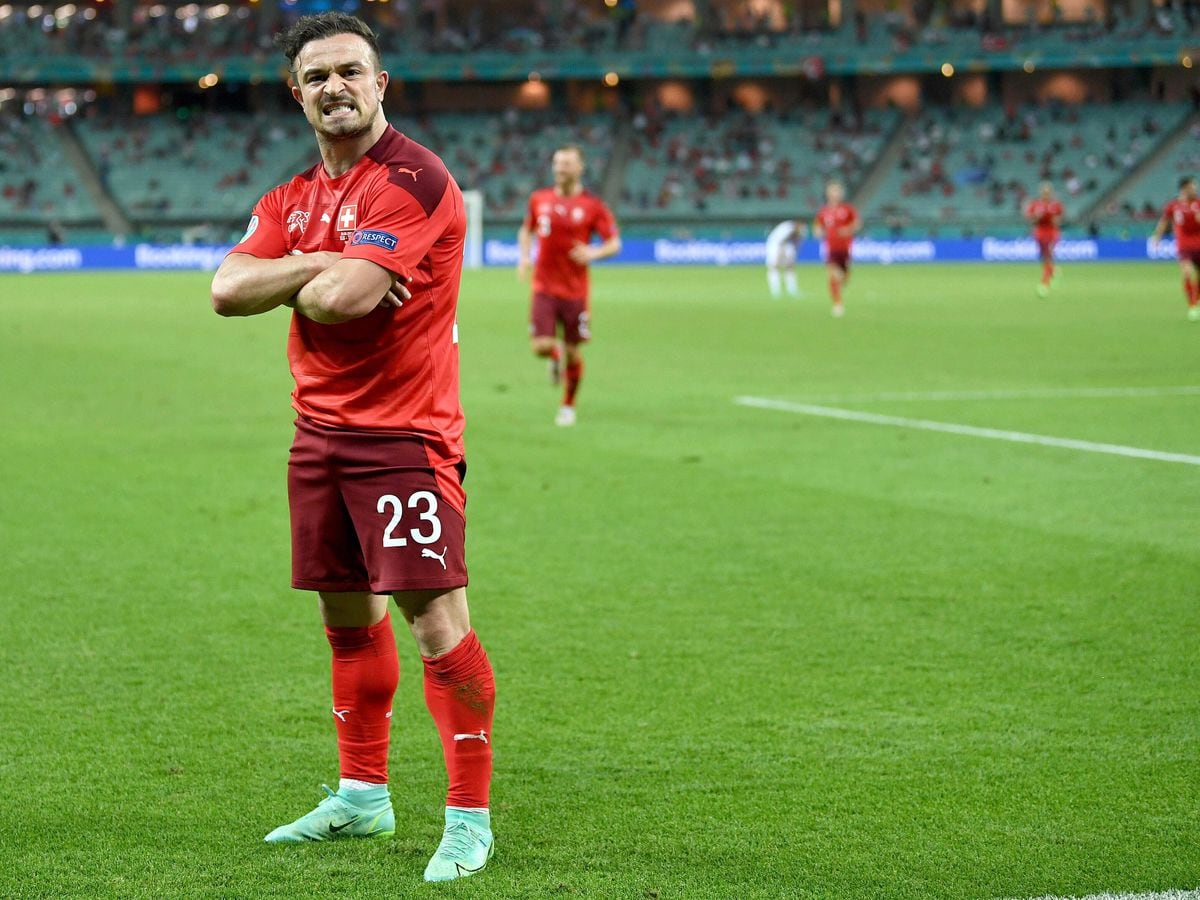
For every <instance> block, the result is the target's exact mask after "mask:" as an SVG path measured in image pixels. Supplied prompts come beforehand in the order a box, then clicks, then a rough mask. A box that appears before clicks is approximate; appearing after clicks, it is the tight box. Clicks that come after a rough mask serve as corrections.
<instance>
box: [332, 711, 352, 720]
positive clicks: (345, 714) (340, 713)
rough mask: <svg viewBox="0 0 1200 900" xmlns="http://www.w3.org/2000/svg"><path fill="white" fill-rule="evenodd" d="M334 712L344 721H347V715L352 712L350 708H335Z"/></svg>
mask: <svg viewBox="0 0 1200 900" xmlns="http://www.w3.org/2000/svg"><path fill="white" fill-rule="evenodd" d="M333 714H334V715H335V716H337V717H338V718H339V719H341V720H342V721H343V722H345V721H346V716H347V715H349V714H350V710H348V709H335V710H334V711H333Z"/></svg>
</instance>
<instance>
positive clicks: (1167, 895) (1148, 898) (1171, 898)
mask: <svg viewBox="0 0 1200 900" xmlns="http://www.w3.org/2000/svg"><path fill="white" fill-rule="evenodd" d="M1031 900H1200V890H1195V891H1155V892H1152V893H1149V894H1089V895H1088V896H1086V897H1052V896H1050V895H1049V894H1047V895H1046V896H1045V897H1033V898H1031Z"/></svg>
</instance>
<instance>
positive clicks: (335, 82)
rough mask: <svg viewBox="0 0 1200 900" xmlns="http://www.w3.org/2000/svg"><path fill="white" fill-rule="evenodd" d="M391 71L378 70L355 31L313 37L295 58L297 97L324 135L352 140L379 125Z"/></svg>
mask: <svg viewBox="0 0 1200 900" xmlns="http://www.w3.org/2000/svg"><path fill="white" fill-rule="evenodd" d="M387 82H388V75H387V72H381V71H378V70H377V69H376V68H375V58H374V54H372V53H371V47H370V45H369V44H367V42H366V41H364V40H363V39H362V38H360V37H359V36H358V35H356V34H335V35H334V36H333V37H329V38H322V39H320V40H316V41H309V42H308V43H307V44H305V45H304V47H303V48H302V49H301V50H300V55H299V56H297V57H296V71H295V74H294V75H293V83H292V96H293V97H295V98H296V100H298V101H299V102H300V104H301V105H302V106H303V107H304V116H305V118H306V119H308V123H309V124H310V125H312V127H313V129H314V130H315V131H316V132H317V134H319V135H323V136H325V137H326V138H331V139H334V140H337V139H345V138H353V137H357V136H358V135H360V134H363V133H365V132H367V131H370V129H371V126H372V125H374V124H375V119H376V118H377V117H378V116H379V114H380V110H381V109H382V105H383V92H384V89H385V88H386V87H387Z"/></svg>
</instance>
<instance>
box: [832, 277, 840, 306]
mask: <svg viewBox="0 0 1200 900" xmlns="http://www.w3.org/2000/svg"><path fill="white" fill-rule="evenodd" d="M829 293H830V296H832V297H833V302H834V303H841V302H842V283H841V282H840V281H838V280H837V279H836V278H834V277H833V276H832V275H830V276H829Z"/></svg>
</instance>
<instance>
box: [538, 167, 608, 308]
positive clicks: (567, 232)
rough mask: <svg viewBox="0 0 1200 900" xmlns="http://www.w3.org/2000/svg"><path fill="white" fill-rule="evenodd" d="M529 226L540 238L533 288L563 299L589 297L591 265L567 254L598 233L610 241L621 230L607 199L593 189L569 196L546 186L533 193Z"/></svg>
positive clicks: (585, 298)
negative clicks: (599, 195) (580, 262)
mask: <svg viewBox="0 0 1200 900" xmlns="http://www.w3.org/2000/svg"><path fill="white" fill-rule="evenodd" d="M525 227H526V228H527V229H529V230H530V231H531V232H532V233H533V234H536V235H537V239H538V255H537V262H536V263H535V264H534V267H533V290H534V293H537V294H549V295H550V296H552V297H557V298H558V299H560V300H584V301H586V300H587V299H588V266H586V265H584V266H581V265H580V264H579V263H577V262H575V261H574V260H572V259H571V257H570V256H568V255H567V254H568V253H569V252H570V251H571V248H572V247H574V246H575V245H576V244H587V243H589V242H590V241H591V239H592V235H594V234H598V235H599V236H600V239H601V240H605V241H607V240H608V239H609V238H611V237H615V236H616V234H617V222H616V220H615V219H614V218H613V214H612V212H611V211H610V210H609V208H608V207H607V206H605V205H604V201H603V200H601V199H600V198H599V197H597V196H596V195H595V194H593V193H592V192H591V191H580V192H579V193H578V194H573V195H571V196H565V195H563V194H559V193H557V192H556V191H555V190H554V188H542V189H541V190H537V191H534V192H533V193H532V194H531V195H530V197H529V208H528V209H527V210H526V211H525Z"/></svg>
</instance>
